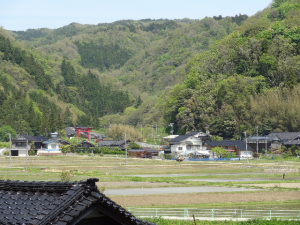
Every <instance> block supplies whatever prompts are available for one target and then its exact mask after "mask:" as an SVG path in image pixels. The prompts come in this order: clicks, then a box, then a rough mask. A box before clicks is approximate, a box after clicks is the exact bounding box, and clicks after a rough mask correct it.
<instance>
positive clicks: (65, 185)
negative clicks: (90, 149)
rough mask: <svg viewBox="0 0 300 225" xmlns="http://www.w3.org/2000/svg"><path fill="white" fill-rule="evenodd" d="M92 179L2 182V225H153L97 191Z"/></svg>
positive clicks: (0, 219)
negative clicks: (78, 224)
mask: <svg viewBox="0 0 300 225" xmlns="http://www.w3.org/2000/svg"><path fill="white" fill-rule="evenodd" d="M97 181H98V179H95V178H90V179H88V180H87V181H79V182H28V181H4V180H0V224H1V225H6V224H26V225H29V224H32V225H33V224H34V225H46V224H53V225H69V224H70V225H71V224H72V225H73V224H77V223H80V224H83V223H84V224H101V225H103V224H116V225H118V224H120V225H150V224H152V223H149V222H146V221H142V220H140V219H137V218H136V217H135V216H133V215H132V214H131V213H130V212H128V211H127V210H126V209H124V208H122V207H121V206H120V205H118V204H116V203H115V202H113V201H112V200H110V199H109V198H108V197H106V196H105V195H104V194H102V193H100V192H99V190H98V189H97V186H96V184H95V182H97Z"/></svg>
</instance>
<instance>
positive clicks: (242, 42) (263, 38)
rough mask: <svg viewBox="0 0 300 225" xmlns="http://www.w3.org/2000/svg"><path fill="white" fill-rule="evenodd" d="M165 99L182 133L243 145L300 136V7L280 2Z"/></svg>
mask: <svg viewBox="0 0 300 225" xmlns="http://www.w3.org/2000/svg"><path fill="white" fill-rule="evenodd" d="M185 75H186V79H185V81H184V83H183V84H178V85H175V87H174V88H172V90H171V91H169V92H166V95H165V96H162V97H161V99H160V109H161V111H162V112H163V115H164V118H165V119H166V121H167V122H173V123H175V129H176V132H179V133H185V132H186V131H190V130H198V129H204V127H205V126H206V125H209V127H210V131H211V133H212V134H214V135H221V136H223V137H227V138H236V139H239V138H240V137H241V136H242V137H243V133H242V132H244V131H246V132H247V133H248V134H250V135H251V134H255V133H256V128H255V127H256V126H259V133H260V134H266V133H268V132H270V131H299V130H300V114H299V110H300V101H299V96H300V85H299V82H300V1H299V0H274V1H273V4H272V5H271V7H270V8H266V9H264V10H263V11H260V12H258V13H257V14H256V15H254V16H252V17H250V18H248V19H247V20H246V21H245V22H244V23H243V24H242V25H241V26H240V27H239V28H238V29H237V30H236V31H234V32H232V33H231V34H230V35H228V36H226V37H225V38H223V39H222V40H220V41H218V42H217V44H216V45H214V46H213V47H212V48H211V49H210V50H209V51H207V52H204V53H202V54H199V55H198V56H197V57H195V58H194V59H193V60H192V61H190V62H189V63H188V64H187V67H186V73H185Z"/></svg>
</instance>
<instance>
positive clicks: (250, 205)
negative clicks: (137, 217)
mask: <svg viewBox="0 0 300 225" xmlns="http://www.w3.org/2000/svg"><path fill="white" fill-rule="evenodd" d="M299 205H300V200H287V201H264V202H232V203H209V204H180V205H151V206H141V207H139V208H180V209H181V208H182V209H184V208H199V209H248V210H275V209H285V210H299Z"/></svg>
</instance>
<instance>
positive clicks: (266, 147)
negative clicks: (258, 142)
mask: <svg viewBox="0 0 300 225" xmlns="http://www.w3.org/2000/svg"><path fill="white" fill-rule="evenodd" d="M265 151H266V155H267V154H268V146H267V137H265Z"/></svg>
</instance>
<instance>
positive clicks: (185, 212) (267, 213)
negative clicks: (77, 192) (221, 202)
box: [127, 208, 300, 220]
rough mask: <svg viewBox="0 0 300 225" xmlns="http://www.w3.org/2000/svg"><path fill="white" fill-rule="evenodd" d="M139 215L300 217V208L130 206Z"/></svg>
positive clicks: (181, 217)
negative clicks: (255, 208) (250, 208)
mask: <svg viewBox="0 0 300 225" xmlns="http://www.w3.org/2000/svg"><path fill="white" fill-rule="evenodd" d="M127 210H128V211H130V212H131V213H132V214H133V215H135V216H137V217H168V218H170V219H172V218H174V219H175V218H176V219H188V218H191V217H192V216H193V215H194V216H195V217H196V218H197V219H202V220H215V219H216V220H218V219H224V220H225V219H227V220H228V219H241V220H247V219H257V218H261V219H299V220H300V210H248V209H192V208H190V209H188V208H186V209H182V208H181V209H179V208H128V209H127Z"/></svg>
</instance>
